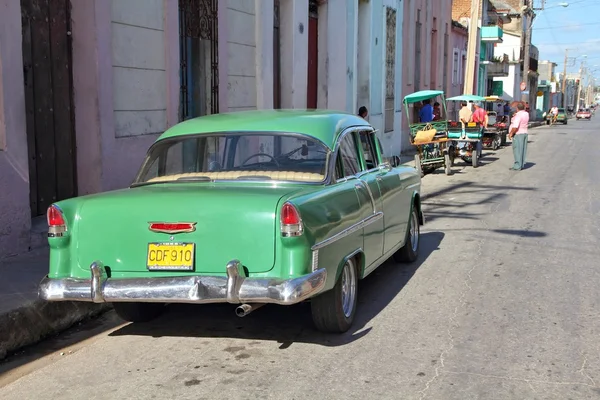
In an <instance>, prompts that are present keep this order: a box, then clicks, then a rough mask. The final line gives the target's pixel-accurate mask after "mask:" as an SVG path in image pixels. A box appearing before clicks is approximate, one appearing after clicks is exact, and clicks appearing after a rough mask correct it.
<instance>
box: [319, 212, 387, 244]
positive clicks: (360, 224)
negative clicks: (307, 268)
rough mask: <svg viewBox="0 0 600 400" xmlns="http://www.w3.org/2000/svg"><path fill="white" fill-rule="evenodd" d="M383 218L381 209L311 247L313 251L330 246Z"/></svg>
mask: <svg viewBox="0 0 600 400" xmlns="http://www.w3.org/2000/svg"><path fill="white" fill-rule="evenodd" d="M381 218H383V212H382V211H379V212H378V213H375V214H373V215H370V216H368V217H367V218H365V219H363V220H361V221H359V222H357V223H355V224H354V225H351V226H349V227H348V228H346V229H344V230H343V231H341V232H338V233H336V234H335V235H333V236H330V237H328V238H327V239H325V240H322V241H320V242H319V243H316V244H314V245H313V246H312V247H311V248H310V249H311V250H313V251H314V250H319V249H322V248H323V247H325V246H328V245H330V244H331V243H334V242H337V241H338V240H340V239H343V238H345V237H346V236H349V235H351V234H353V233H354V232H356V231H358V230H359V229H362V228H364V227H366V226H368V225H370V224H372V223H374V222H377V221H379V220H380V219H381Z"/></svg>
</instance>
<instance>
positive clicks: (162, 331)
mask: <svg viewBox="0 0 600 400" xmlns="http://www.w3.org/2000/svg"><path fill="white" fill-rule="evenodd" d="M443 238H444V234H443V233H441V232H430V233H423V234H422V235H421V244H420V246H421V247H420V249H419V252H420V256H419V258H418V260H417V261H416V262H415V263H413V264H407V265H404V264H396V263H394V262H392V260H388V261H387V262H386V263H384V264H383V265H381V266H380V267H379V268H378V269H377V270H376V271H375V272H373V273H372V274H371V275H369V276H368V277H367V278H365V279H364V280H362V281H360V282H359V285H358V308H357V312H356V317H355V319H354V324H353V326H352V328H351V329H350V331H348V332H346V333H344V334H324V333H321V332H318V331H317V330H315V328H314V326H313V324H312V317H311V312H310V304H309V303H308V302H305V303H301V304H298V305H294V306H277V305H266V306H264V307H263V308H261V309H259V310H256V311H254V312H253V313H251V314H250V315H248V316H246V317H244V318H239V317H237V316H236V315H235V313H234V310H235V305H233V304H214V305H188V304H185V305H181V304H177V305H170V306H168V309H167V312H166V313H165V314H164V315H163V316H161V317H160V318H158V319H156V320H154V321H151V322H148V323H144V324H129V325H126V326H124V327H123V328H121V329H118V330H116V331H114V332H112V333H111V334H110V335H109V336H121V335H139V336H152V337H163V336H171V337H196V338H212V337H226V338H235V339H246V340H268V341H273V342H276V343H279V344H280V345H279V348H280V349H286V348H288V347H290V346H291V345H292V344H293V343H311V344H318V345H321V346H331V347H334V346H343V345H345V344H348V343H352V342H354V341H357V340H360V339H361V338H363V337H364V336H366V335H368V334H369V332H370V331H371V330H372V329H377V328H372V327H368V328H366V326H367V324H368V323H369V322H370V321H371V320H372V319H373V318H375V317H376V316H377V315H378V314H379V313H380V312H381V311H382V310H383V309H385V307H386V306H387V305H388V304H389V303H390V302H391V301H392V300H393V299H394V298H395V297H396V296H397V295H398V293H400V291H401V290H402V288H403V287H404V286H405V285H406V283H407V282H408V281H409V280H410V279H411V278H412V277H413V275H414V274H415V272H416V271H417V270H418V269H419V267H420V266H421V265H422V264H423V262H424V261H425V260H426V259H427V258H428V257H429V255H430V254H431V253H433V252H434V251H436V250H438V248H439V245H440V243H441V241H442V240H443Z"/></svg>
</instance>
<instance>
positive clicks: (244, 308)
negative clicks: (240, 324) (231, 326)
mask: <svg viewBox="0 0 600 400" xmlns="http://www.w3.org/2000/svg"><path fill="white" fill-rule="evenodd" d="M264 305H265V304H264V303H261V304H254V305H252V304H242V305H241V306H238V307H236V309H235V315H237V316H238V317H240V318H241V317H245V316H246V315H248V314H250V313H251V312H252V311H254V310H258V309H259V308H261V307H262V306H264Z"/></svg>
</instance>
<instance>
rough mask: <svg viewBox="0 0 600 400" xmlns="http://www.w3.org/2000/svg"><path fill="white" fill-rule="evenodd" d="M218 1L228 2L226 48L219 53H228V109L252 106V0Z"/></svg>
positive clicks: (252, 108) (253, 50)
mask: <svg viewBox="0 0 600 400" xmlns="http://www.w3.org/2000/svg"><path fill="white" fill-rule="evenodd" d="M220 3H225V4H226V5H227V30H228V37H227V49H228V51H227V54H224V55H222V56H221V57H223V56H226V57H228V71H227V76H228V82H227V104H228V109H229V111H243V110H254V109H256V105H257V87H256V15H255V8H256V4H255V0H227V2H220ZM271 26H272V22H271ZM271 48H272V46H271ZM271 53H272V52H271Z"/></svg>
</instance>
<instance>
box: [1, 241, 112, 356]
mask: <svg viewBox="0 0 600 400" xmlns="http://www.w3.org/2000/svg"><path fill="white" fill-rule="evenodd" d="M47 273H48V249H47V248H42V249H38V250H33V251H31V252H29V253H25V254H22V255H18V256H13V257H9V258H5V259H2V260H0V360H2V359H3V358H5V357H6V355H7V353H10V352H13V351H15V350H18V349H19V348H21V347H24V346H27V345H30V344H34V343H37V342H39V341H40V340H42V339H43V338H45V337H48V336H51V335H54V334H57V333H59V332H61V331H63V330H65V329H67V328H69V327H71V326H72V325H74V324H76V323H77V322H79V321H82V320H84V319H86V318H89V317H93V316H95V315H97V314H99V313H101V312H103V311H104V310H107V309H108V306H107V305H99V304H94V303H84V302H56V303H48V302H46V301H43V300H40V299H38V293H37V285H38V283H39V282H40V281H41V280H42V278H43V277H44V275H46V274H47Z"/></svg>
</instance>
